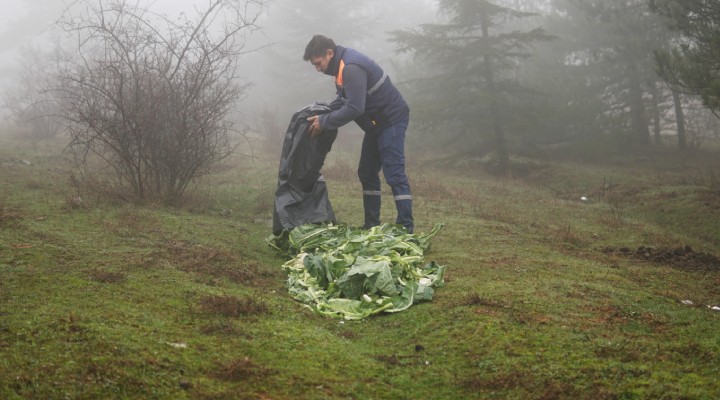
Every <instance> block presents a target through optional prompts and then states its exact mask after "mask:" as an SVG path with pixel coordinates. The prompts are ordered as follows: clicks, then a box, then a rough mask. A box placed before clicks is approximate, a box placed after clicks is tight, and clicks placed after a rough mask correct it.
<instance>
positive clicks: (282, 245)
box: [269, 224, 445, 320]
mask: <svg viewBox="0 0 720 400" xmlns="http://www.w3.org/2000/svg"><path fill="white" fill-rule="evenodd" d="M441 228H442V224H436V225H435V226H434V228H433V229H432V231H431V232H430V233H428V234H411V233H408V232H407V230H405V229H404V228H403V227H401V226H398V225H392V224H384V225H380V226H376V227H373V228H370V229H367V230H365V229H359V228H353V227H350V226H348V225H345V224H337V225H335V224H328V225H314V224H308V225H302V226H298V227H296V228H294V229H293V230H291V231H289V232H288V231H284V232H283V233H281V234H280V235H278V236H271V237H270V239H269V243H270V245H271V246H272V247H274V248H276V249H277V250H279V251H281V252H283V253H286V254H288V255H289V256H290V257H291V259H290V260H289V261H287V262H286V263H285V264H283V266H282V268H283V270H284V271H285V272H287V274H288V281H287V287H288V290H289V293H290V295H291V296H292V297H293V298H294V299H295V300H298V301H300V302H302V303H304V304H305V305H306V306H307V307H309V308H310V309H312V310H313V311H314V312H316V313H318V314H322V315H327V316H332V317H338V318H344V319H348V320H354V319H362V318H365V317H368V316H370V315H373V314H378V313H381V312H390V313H392V312H398V311H403V310H406V309H407V308H409V307H410V306H411V305H413V304H414V303H418V302H420V301H428V300H432V297H433V293H434V288H437V287H440V286H442V285H443V284H444V280H443V275H444V273H445V267H444V266H440V265H438V264H437V263H435V262H434V261H432V262H430V263H427V264H424V258H423V255H424V253H425V251H427V250H428V249H429V248H430V239H432V238H433V237H434V236H435V235H436V234H437V233H438V232H439V231H440V229H441Z"/></svg>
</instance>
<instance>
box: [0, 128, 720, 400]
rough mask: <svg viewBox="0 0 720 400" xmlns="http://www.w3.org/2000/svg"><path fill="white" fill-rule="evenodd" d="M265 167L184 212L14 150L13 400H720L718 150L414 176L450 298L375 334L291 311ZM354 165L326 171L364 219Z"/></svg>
mask: <svg viewBox="0 0 720 400" xmlns="http://www.w3.org/2000/svg"><path fill="white" fill-rule="evenodd" d="M352 156H354V155H351V156H349V157H350V158H352ZM269 158H270V160H268V161H264V162H263V161H257V160H256V161H252V162H251V161H250V160H233V161H232V163H231V164H229V165H228V166H227V168H225V169H224V170H223V172H222V173H219V174H217V175H215V176H212V177H211V178H210V179H208V180H206V181H205V182H204V183H203V184H202V185H201V186H200V187H199V189H198V190H199V191H198V192H197V193H196V194H195V195H194V200H193V201H191V202H189V203H188V204H187V205H185V206H183V207H179V208H167V207H162V206H153V205H142V206H141V205H132V204H124V203H122V202H118V201H112V198H109V196H101V195H96V194H93V193H90V192H86V191H82V190H79V189H78V187H77V185H73V184H72V182H71V180H70V176H71V172H72V170H71V169H70V167H69V163H68V162H67V161H66V160H65V158H64V155H63V154H62V153H61V152H60V151H59V150H58V149H57V148H55V147H53V146H48V145H40V146H36V147H30V146H29V145H26V144H23V143H20V142H15V141H8V140H2V142H0V398H1V399H64V398H70V399H105V398H119V399H150V398H156V399H183V398H188V399H477V398H482V399H484V398H488V399H493V398H494V399H717V398H720V335H719V334H718V333H719V332H720V311H715V310H713V309H711V308H710V307H709V306H720V261H719V260H718V258H717V256H718V255H720V181H719V179H720V157H718V156H717V155H714V156H712V155H707V156H704V157H701V158H702V159H704V161H692V162H691V161H688V159H687V158H683V157H675V156H672V155H671V154H670V153H667V154H665V153H663V154H661V153H657V154H649V155H643V157H625V158H624V159H623V160H622V162H619V161H618V162H614V163H613V164H612V165H598V164H595V165H587V164H585V165H583V164H579V163H576V162H570V161H548V159H545V160H543V159H532V160H531V159H517V160H515V161H516V163H517V164H518V165H520V166H522V168H520V169H519V170H522V171H524V172H523V173H522V174H519V175H518V176H517V177H516V178H515V179H513V180H498V179H496V178H493V177H491V176H488V175H486V174H484V173H482V172H481V169H480V168H479V166H473V165H469V166H465V167H464V168H463V169H460V168H458V167H454V166H449V165H446V164H438V163H423V164H421V163H416V164H412V165H410V167H409V174H410V177H411V180H412V184H413V187H414V195H415V204H414V206H415V218H416V226H417V228H416V230H417V231H425V232H427V231H429V230H430V228H431V227H432V225H433V224H434V223H436V222H443V223H444V224H445V227H444V229H443V230H442V231H441V233H440V234H439V235H438V236H437V237H436V238H435V239H434V240H433V245H432V249H431V250H430V252H429V253H428V254H427V255H426V258H427V259H428V260H430V259H432V260H435V261H437V262H438V263H440V264H443V265H446V266H447V267H448V269H447V274H446V285H445V286H444V287H443V288H440V289H438V290H437V292H436V294H435V298H434V299H433V301H432V302H429V303H422V304H418V305H415V306H413V307H411V308H410V309H409V310H407V311H404V312H401V313H397V314H387V315H381V316H377V317H371V318H368V319H365V320H361V321H340V320H337V319H331V318H327V317H320V316H316V315H314V314H312V313H311V312H310V311H308V310H307V309H306V308H304V307H303V306H302V305H301V304H299V303H297V302H295V301H293V300H292V299H291V298H290V297H289V295H288V293H287V291H286V288H285V278H286V277H285V276H284V274H283V272H282V271H281V269H280V266H281V265H282V263H283V262H284V261H285V258H283V257H282V256H280V255H278V254H277V253H275V252H274V251H273V250H272V249H271V248H270V247H269V246H268V245H267V243H266V239H267V238H268V236H269V234H270V221H271V214H270V210H271V207H272V201H273V192H274V189H275V185H276V173H277V160H275V159H274V158H273V157H269ZM344 160H345V158H344V156H343V157H341V155H335V154H332V153H331V156H330V158H329V160H328V165H327V167H326V169H325V176H326V179H327V181H328V186H329V189H330V195H331V199H332V202H333V206H334V208H335V212H336V214H337V215H338V217H339V219H340V220H342V221H343V222H347V223H349V224H354V225H357V224H360V223H361V212H362V211H361V210H362V206H361V196H360V195H359V194H358V193H359V191H360V188H359V184H358V183H357V182H356V178H355V174H354V167H353V166H351V165H350V164H348V163H347V162H346V161H344ZM583 196H584V197H585V198H586V200H582V199H581V198H582V197H583ZM389 198H390V197H389V196H384V199H389ZM389 203H390V202H389V201H386V202H385V207H384V210H383V217H384V220H385V221H392V219H393V215H394V212H393V210H392V207H388V206H390V204H389Z"/></svg>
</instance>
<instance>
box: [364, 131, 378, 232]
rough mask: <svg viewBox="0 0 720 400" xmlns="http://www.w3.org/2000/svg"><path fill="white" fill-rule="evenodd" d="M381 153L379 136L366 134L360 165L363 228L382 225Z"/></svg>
mask: <svg viewBox="0 0 720 400" xmlns="http://www.w3.org/2000/svg"><path fill="white" fill-rule="evenodd" d="M381 168H382V163H381V161H380V153H379V151H378V143H377V136H376V135H370V134H366V135H365V136H364V137H363V143H362V152H361V153H360V165H358V178H360V184H361V185H362V188H363V208H364V211H365V223H364V225H363V228H365V229H368V228H372V227H373V226H376V225H380V199H381V197H380V194H381V193H380V169H381Z"/></svg>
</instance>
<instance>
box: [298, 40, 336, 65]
mask: <svg viewBox="0 0 720 400" xmlns="http://www.w3.org/2000/svg"><path fill="white" fill-rule="evenodd" d="M336 49H337V46H336V45H335V42H334V41H333V40H332V39H330V38H329V37H327V36H323V35H315V36H313V37H312V39H310V42H309V43H308V44H307V46H305V55H304V56H303V61H308V60H309V59H311V58H313V57H322V56H324V55H325V54H326V53H327V51H328V50H332V51H336Z"/></svg>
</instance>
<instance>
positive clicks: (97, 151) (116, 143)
mask: <svg viewBox="0 0 720 400" xmlns="http://www.w3.org/2000/svg"><path fill="white" fill-rule="evenodd" d="M206 4H207V6H206V8H205V9H204V10H200V11H198V13H197V15H196V17H195V19H194V20H191V19H188V18H187V17H184V16H181V17H180V18H178V19H170V18H168V17H166V16H163V15H158V14H156V13H153V12H152V11H151V10H149V9H147V8H143V7H140V6H139V5H138V3H136V2H128V1H126V0H112V1H110V2H93V1H89V0H85V1H81V2H79V3H77V5H80V6H81V7H78V6H77V5H76V6H75V7H74V8H72V9H69V10H66V13H65V15H64V17H63V18H62V19H61V20H60V21H59V22H58V25H59V26H60V27H61V28H62V29H63V30H64V31H65V32H67V33H69V34H72V35H74V36H75V37H76V39H77V42H76V43H77V47H76V49H75V50H76V54H77V57H75V58H74V59H73V61H72V62H68V63H66V64H65V65H63V66H62V67H61V69H60V76H59V83H58V85H57V86H56V87H54V93H55V94H56V95H57V100H58V102H59V103H60V104H61V105H63V108H64V109H63V116H64V117H65V118H66V119H67V120H68V121H69V122H70V129H69V132H70V135H71V145H70V147H71V148H72V149H73V150H75V154H76V155H78V158H79V160H80V161H81V163H84V162H85V160H86V159H87V156H88V155H90V154H93V155H96V156H98V157H99V158H100V159H102V160H103V161H104V162H105V163H106V164H107V165H109V166H110V167H111V168H112V171H113V172H114V177H115V179H117V181H118V182H119V183H120V184H121V185H122V186H123V187H125V188H126V189H127V190H128V191H129V192H130V193H132V194H133V195H134V196H136V197H138V198H140V199H153V198H158V199H162V200H163V201H166V202H176V201H177V200H178V199H179V198H180V197H181V196H182V194H183V193H184V192H185V190H186V189H187V188H188V185H189V184H190V182H191V181H193V180H195V179H196V178H199V177H202V176H205V175H207V174H208V173H210V172H211V171H212V168H213V166H214V165H215V164H216V163H217V162H218V161H219V160H222V159H223V158H225V157H227V156H228V155H230V154H231V153H232V152H233V146H232V145H231V144H230V138H231V136H232V135H233V134H234V133H240V134H242V133H243V132H238V130H237V129H236V128H235V126H234V124H233V123H232V122H230V121H228V119H227V116H228V114H229V112H231V111H232V110H233V108H234V107H235V105H236V102H237V101H238V100H239V99H240V98H241V97H242V94H243V93H244V92H245V90H246V88H247V84H241V83H240V82H239V80H238V76H237V75H238V73H237V71H238V68H239V65H238V61H237V60H238V56H239V55H240V54H241V53H242V52H243V51H244V40H243V38H242V34H243V33H244V32H246V31H250V30H253V29H256V28H257V26H256V24H255V21H256V20H257V18H258V16H259V10H260V9H261V7H262V5H263V1H262V0H245V1H236V0H211V1H209V2H207V3H206ZM81 8H82V10H83V11H82V13H78V14H77V15H73V14H72V12H71V10H78V9H81ZM251 10H255V11H252V12H251Z"/></svg>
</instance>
